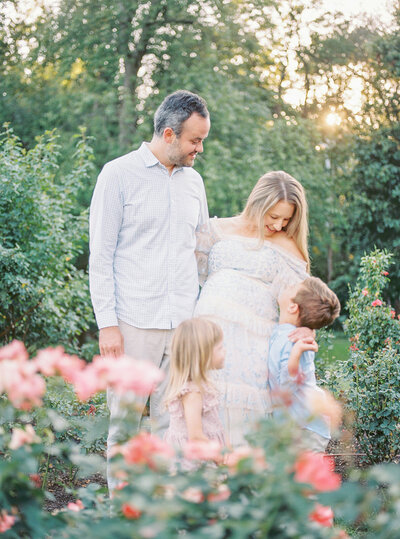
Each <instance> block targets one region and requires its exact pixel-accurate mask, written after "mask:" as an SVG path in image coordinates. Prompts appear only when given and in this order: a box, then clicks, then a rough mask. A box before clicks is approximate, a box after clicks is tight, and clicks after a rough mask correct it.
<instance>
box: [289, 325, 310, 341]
mask: <svg viewBox="0 0 400 539" xmlns="http://www.w3.org/2000/svg"><path fill="white" fill-rule="evenodd" d="M288 337H289V340H291V341H292V342H297V341H299V340H300V339H306V338H307V337H310V338H312V339H315V329H310V328H305V327H301V328H296V329H294V330H293V331H291V332H290V333H289V335H288Z"/></svg>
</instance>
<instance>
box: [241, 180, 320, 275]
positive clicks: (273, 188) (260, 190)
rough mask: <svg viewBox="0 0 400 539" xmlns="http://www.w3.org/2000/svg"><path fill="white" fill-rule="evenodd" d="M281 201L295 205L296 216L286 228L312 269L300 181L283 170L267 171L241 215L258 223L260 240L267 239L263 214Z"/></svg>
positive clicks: (305, 205)
mask: <svg viewBox="0 0 400 539" xmlns="http://www.w3.org/2000/svg"><path fill="white" fill-rule="evenodd" d="M281 200H284V201H286V202H289V203H290V204H293V205H294V208H295V209H294V213H293V216H292V217H291V219H290V221H289V223H288V224H287V226H286V227H285V230H286V234H287V235H288V237H289V238H293V239H294V241H295V243H296V245H297V247H298V249H299V251H300V252H301V254H302V255H303V257H304V260H305V261H306V262H307V269H308V271H309V270H310V258H309V255H308V220H307V212H308V209H307V200H306V197H305V193H304V189H303V187H302V185H301V183H300V182H298V181H297V180H295V179H294V178H293V177H292V176H290V174H287V173H286V172H283V171H282V170H279V171H272V172H268V173H267V174H264V176H261V178H260V179H259V180H258V182H257V183H256V185H255V186H254V188H253V190H252V192H251V193H250V196H249V198H248V199H247V202H246V206H245V208H244V210H243V212H242V216H243V217H244V218H245V219H246V220H247V221H251V222H254V223H256V224H257V227H258V232H259V236H260V241H264V239H265V238H264V216H265V214H266V213H267V212H268V211H269V210H270V209H271V208H272V207H273V206H275V204H277V203H278V202H280V201H281Z"/></svg>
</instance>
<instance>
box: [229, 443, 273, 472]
mask: <svg viewBox="0 0 400 539" xmlns="http://www.w3.org/2000/svg"><path fill="white" fill-rule="evenodd" d="M247 459H252V464H253V467H254V469H255V470H256V471H260V470H265V469H266V468H267V463H266V461H265V453H264V450H263V449H262V448H261V447H250V446H248V445H243V446H241V447H237V448H236V449H234V450H233V451H232V453H228V454H227V455H226V456H225V464H226V465H227V466H228V468H229V469H230V471H231V472H232V471H236V470H237V467H238V465H239V463H240V462H241V461H242V460H247Z"/></svg>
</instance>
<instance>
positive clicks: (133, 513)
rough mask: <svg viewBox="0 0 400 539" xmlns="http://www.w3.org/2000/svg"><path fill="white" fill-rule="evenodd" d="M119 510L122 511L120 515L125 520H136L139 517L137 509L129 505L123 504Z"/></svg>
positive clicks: (139, 513)
mask: <svg viewBox="0 0 400 539" xmlns="http://www.w3.org/2000/svg"><path fill="white" fill-rule="evenodd" d="M121 509H122V514H123V515H124V517H126V518H130V519H137V518H139V517H140V515H141V512H140V511H139V509H136V507H135V506H134V505H132V504H130V503H123V504H122V507H121Z"/></svg>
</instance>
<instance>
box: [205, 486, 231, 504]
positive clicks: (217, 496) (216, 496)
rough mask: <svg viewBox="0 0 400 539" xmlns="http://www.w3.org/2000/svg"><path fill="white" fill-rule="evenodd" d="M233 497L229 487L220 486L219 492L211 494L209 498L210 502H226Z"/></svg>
mask: <svg viewBox="0 0 400 539" xmlns="http://www.w3.org/2000/svg"><path fill="white" fill-rule="evenodd" d="M230 495H231V491H230V489H229V487H228V485H219V487H218V489H217V492H211V493H210V494H209V495H208V496H207V500H208V501H209V502H224V501H225V500H227V499H228V498H229V496H230Z"/></svg>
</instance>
